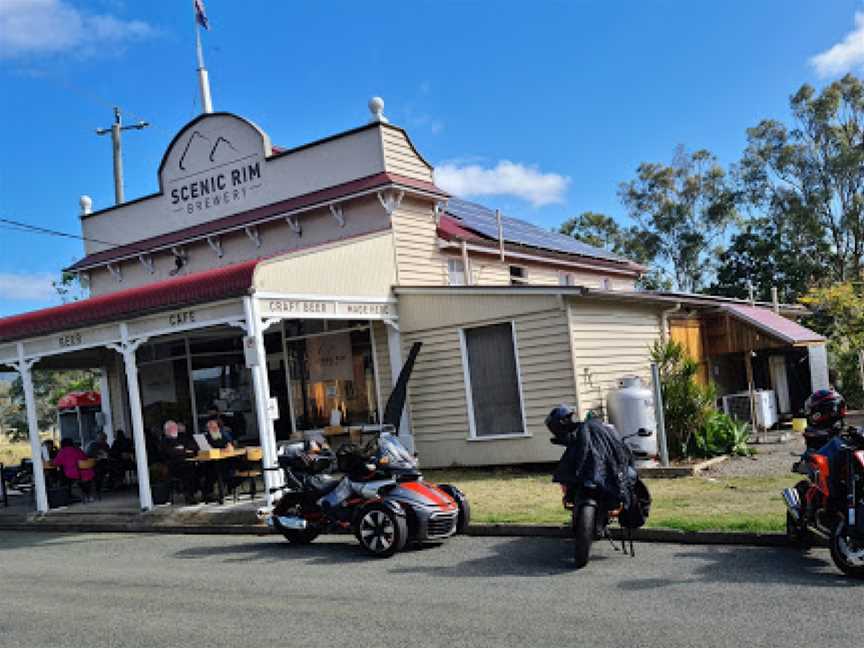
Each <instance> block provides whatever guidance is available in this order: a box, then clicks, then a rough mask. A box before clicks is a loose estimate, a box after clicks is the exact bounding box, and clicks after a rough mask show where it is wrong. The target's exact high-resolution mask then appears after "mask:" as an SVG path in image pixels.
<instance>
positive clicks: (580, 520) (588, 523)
mask: <svg viewBox="0 0 864 648" xmlns="http://www.w3.org/2000/svg"><path fill="white" fill-rule="evenodd" d="M596 516H597V509H596V508H595V507H594V506H592V505H590V504H585V505H583V506H580V507H578V508H575V509H573V558H574V560H575V562H576V569H582V568H583V567H584V566H585V565H587V564H588V559H589V558H590V557H591V543H592V542H594V530H595V522H594V520H595V518H596Z"/></svg>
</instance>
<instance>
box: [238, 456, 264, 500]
mask: <svg viewBox="0 0 864 648" xmlns="http://www.w3.org/2000/svg"><path fill="white" fill-rule="evenodd" d="M263 458H264V453H263V452H262V451H261V448H254V447H253V448H246V458H245V461H244V465H243V467H242V468H240V469H239V470H235V471H234V478H235V479H237V480H239V483H238V484H237V485H235V486H234V489H233V490H234V502H235V503H236V502H237V501H238V493H237V491H238V490H239V487H240V483H242V482H244V481H246V480H248V481H249V496H250V497H249V498H250V499H253V500H254V499H255V495H256V493H257V479H258V478H259V477H261V475H263V474H264V473H263V472H262V470H261V460H262V459H263Z"/></svg>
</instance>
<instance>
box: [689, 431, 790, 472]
mask: <svg viewBox="0 0 864 648" xmlns="http://www.w3.org/2000/svg"><path fill="white" fill-rule="evenodd" d="M752 448H753V449H754V450H756V454H754V455H753V456H752V457H732V458H731V459H728V460H727V461H724V462H722V463H719V464H716V465H714V466H712V467H711V468H709V469H708V470H706V471H704V472H703V473H702V475H703V476H706V477H768V476H776V475H788V474H789V473H790V471H791V469H792V464H793V463H794V462H795V460H796V458H797V457H798V456H800V455H801V453H802V452H804V439H803V438H802V437H801V435H800V434H795V433H794V432H793V433H792V438H791V439H790V440H789V441H786V442H784V443H755V444H753V445H752Z"/></svg>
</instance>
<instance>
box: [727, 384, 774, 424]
mask: <svg viewBox="0 0 864 648" xmlns="http://www.w3.org/2000/svg"><path fill="white" fill-rule="evenodd" d="M753 397H754V400H755V409H756V427H757V428H760V429H762V430H767V429H769V428H771V427H773V426H774V425H776V424H777V421H778V417H777V397H776V396H775V394H774V391H773V390H771V389H758V390H756V391H755V392H753ZM723 411H724V412H726V414H728V415H729V416H731V417H732V418H734V419H737V420H739V421H744V422H745V423H752V422H753V421H751V416H750V392H740V393H738V394H726V396H724V397H723Z"/></svg>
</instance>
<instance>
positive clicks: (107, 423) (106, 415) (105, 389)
mask: <svg viewBox="0 0 864 648" xmlns="http://www.w3.org/2000/svg"><path fill="white" fill-rule="evenodd" d="M99 396H100V397H101V400H102V421H103V424H102V431H103V432H105V434H106V435H107V436H108V443H112V444H113V443H114V421H113V420H112V418H111V384H110V382H109V380H108V368H107V367H102V369H101V370H100V372H99Z"/></svg>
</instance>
